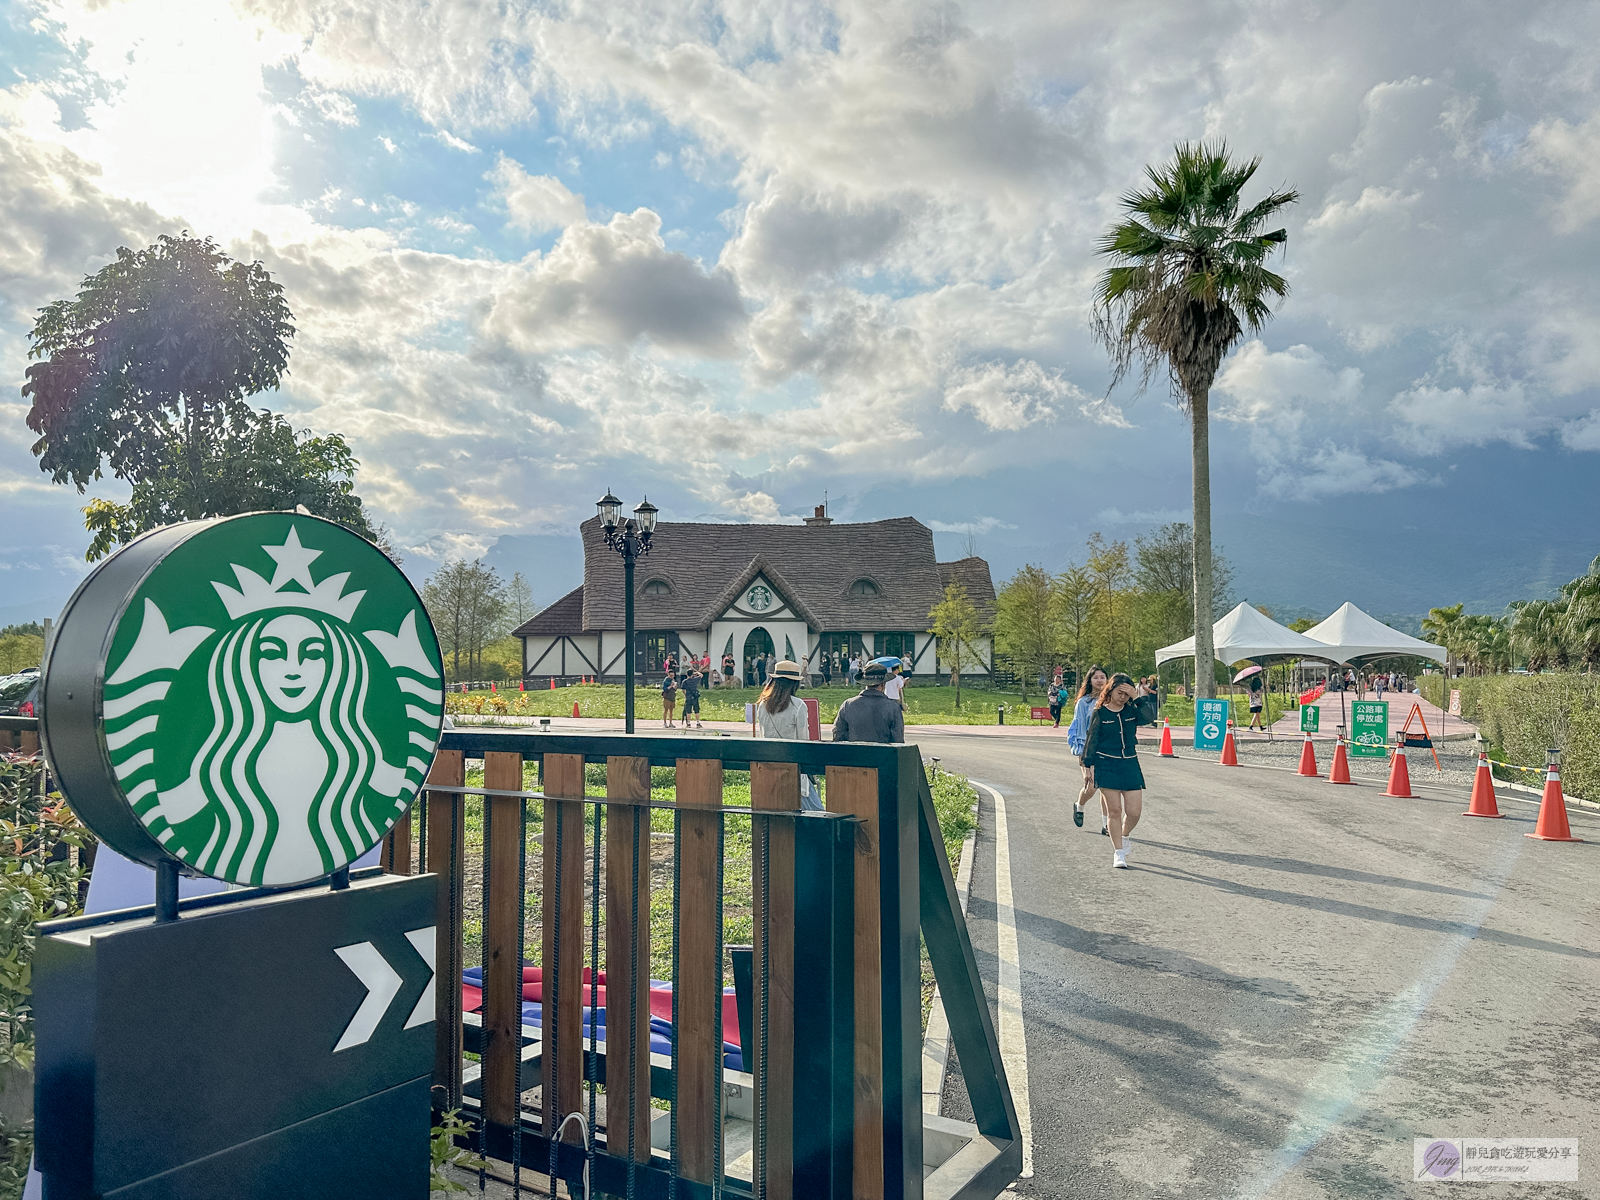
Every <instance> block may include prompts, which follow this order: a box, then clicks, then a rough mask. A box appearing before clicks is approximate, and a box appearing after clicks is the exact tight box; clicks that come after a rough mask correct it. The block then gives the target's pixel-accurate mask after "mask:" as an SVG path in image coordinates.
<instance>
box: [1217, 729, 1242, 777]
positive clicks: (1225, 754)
mask: <svg viewBox="0 0 1600 1200" xmlns="http://www.w3.org/2000/svg"><path fill="white" fill-rule="evenodd" d="M1221 765H1222V766H1224V767H1237V766H1238V765H1239V752H1238V751H1237V750H1236V749H1234V745H1233V722H1232V721H1229V722H1228V732H1227V733H1225V734H1223V736H1222V763H1221Z"/></svg>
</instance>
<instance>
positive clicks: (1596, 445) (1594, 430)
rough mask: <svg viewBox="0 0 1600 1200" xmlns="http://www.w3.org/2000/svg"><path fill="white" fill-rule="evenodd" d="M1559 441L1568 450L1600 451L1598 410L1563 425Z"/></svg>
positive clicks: (1599, 409)
mask: <svg viewBox="0 0 1600 1200" xmlns="http://www.w3.org/2000/svg"><path fill="white" fill-rule="evenodd" d="M1561 441H1562V444H1563V445H1565V446H1566V447H1567V449H1569V450H1600V408H1595V409H1590V410H1589V412H1588V413H1587V414H1586V415H1585V416H1582V417H1579V418H1578V419H1577V420H1576V421H1568V422H1567V423H1566V424H1565V425H1563V426H1562V427H1561Z"/></svg>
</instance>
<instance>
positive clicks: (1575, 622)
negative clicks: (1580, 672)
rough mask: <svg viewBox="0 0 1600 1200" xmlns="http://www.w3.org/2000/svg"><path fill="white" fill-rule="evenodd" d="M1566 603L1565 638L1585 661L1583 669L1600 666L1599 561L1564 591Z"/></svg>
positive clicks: (1596, 560) (1567, 585) (1563, 596)
mask: <svg viewBox="0 0 1600 1200" xmlns="http://www.w3.org/2000/svg"><path fill="white" fill-rule="evenodd" d="M1561 598H1562V599H1563V600H1565V601H1566V603H1567V613H1566V622H1565V624H1566V629H1565V631H1564V632H1565V633H1566V637H1567V640H1568V641H1570V642H1571V643H1572V645H1573V646H1574V647H1575V648H1576V649H1577V651H1578V654H1579V655H1580V656H1581V658H1582V659H1583V669H1584V670H1585V671H1593V670H1594V669H1595V668H1596V667H1597V666H1600V558H1596V559H1595V560H1594V561H1593V562H1591V563H1590V564H1589V569H1588V570H1587V571H1586V572H1584V573H1583V574H1582V575H1580V576H1578V578H1576V579H1574V580H1573V581H1572V582H1571V583H1568V584H1566V585H1564V586H1563V587H1562V589H1561Z"/></svg>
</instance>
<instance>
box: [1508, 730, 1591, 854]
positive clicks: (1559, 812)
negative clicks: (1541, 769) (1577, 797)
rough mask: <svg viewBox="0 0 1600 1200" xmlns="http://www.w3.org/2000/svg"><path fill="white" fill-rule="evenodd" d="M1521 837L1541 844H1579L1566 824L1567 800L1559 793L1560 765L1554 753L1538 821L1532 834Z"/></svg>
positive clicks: (1546, 777)
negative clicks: (1529, 838)
mask: <svg viewBox="0 0 1600 1200" xmlns="http://www.w3.org/2000/svg"><path fill="white" fill-rule="evenodd" d="M1522 836H1523V837H1531V838H1538V839H1539V840H1540V841H1541V842H1581V841H1583V839H1582V838H1575V837H1573V836H1572V826H1570V825H1568V824H1567V798H1566V797H1565V796H1564V795H1562V793H1561V764H1560V763H1558V762H1557V761H1556V756H1555V753H1554V752H1552V753H1551V755H1550V771H1549V774H1547V775H1546V776H1545V780H1544V799H1543V800H1542V801H1541V802H1540V804H1539V820H1538V823H1537V824H1535V825H1534V827H1533V832H1532V833H1525V834H1523V835H1522Z"/></svg>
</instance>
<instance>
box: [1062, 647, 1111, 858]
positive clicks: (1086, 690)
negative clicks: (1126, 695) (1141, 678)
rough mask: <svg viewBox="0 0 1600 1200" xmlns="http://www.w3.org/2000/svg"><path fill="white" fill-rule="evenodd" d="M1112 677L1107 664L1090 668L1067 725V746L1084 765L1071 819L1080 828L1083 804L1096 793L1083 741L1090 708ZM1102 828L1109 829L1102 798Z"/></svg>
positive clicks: (1081, 825) (1086, 735) (1087, 731)
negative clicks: (1085, 757) (1107, 671)
mask: <svg viewBox="0 0 1600 1200" xmlns="http://www.w3.org/2000/svg"><path fill="white" fill-rule="evenodd" d="M1109 678H1110V676H1108V675H1107V674H1106V669H1105V668H1104V667H1090V668H1089V670H1088V673H1087V674H1085V675H1084V677H1083V686H1082V687H1080V688H1079V689H1078V703H1077V707H1076V708H1074V709H1073V710H1072V724H1070V725H1068V726H1067V749H1068V750H1071V751H1072V752H1073V753H1074V754H1076V755H1077V756H1078V762H1079V763H1080V764H1081V765H1082V767H1083V786H1082V787H1081V788H1079V789H1078V799H1077V802H1076V803H1074V804H1073V806H1072V823H1073V824H1074V825H1076V826H1077V827H1078V828H1079V829H1082V828H1083V806H1084V805H1085V804H1087V803H1089V798H1090V797H1091V796H1093V795H1094V793H1095V784H1094V768H1093V767H1091V766H1090V765H1089V764H1088V763H1086V762H1084V761H1083V744H1084V742H1085V741H1087V740H1088V737H1089V712H1090V710H1091V709H1093V708H1094V706H1095V701H1097V700H1099V699H1100V693H1101V691H1102V690H1104V688H1105V686H1106V680H1107V679H1109ZM1100 832H1101V833H1103V834H1107V835H1109V833H1110V829H1109V828H1108V827H1107V817H1106V806H1105V801H1103V800H1102V801H1101V802H1100Z"/></svg>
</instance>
